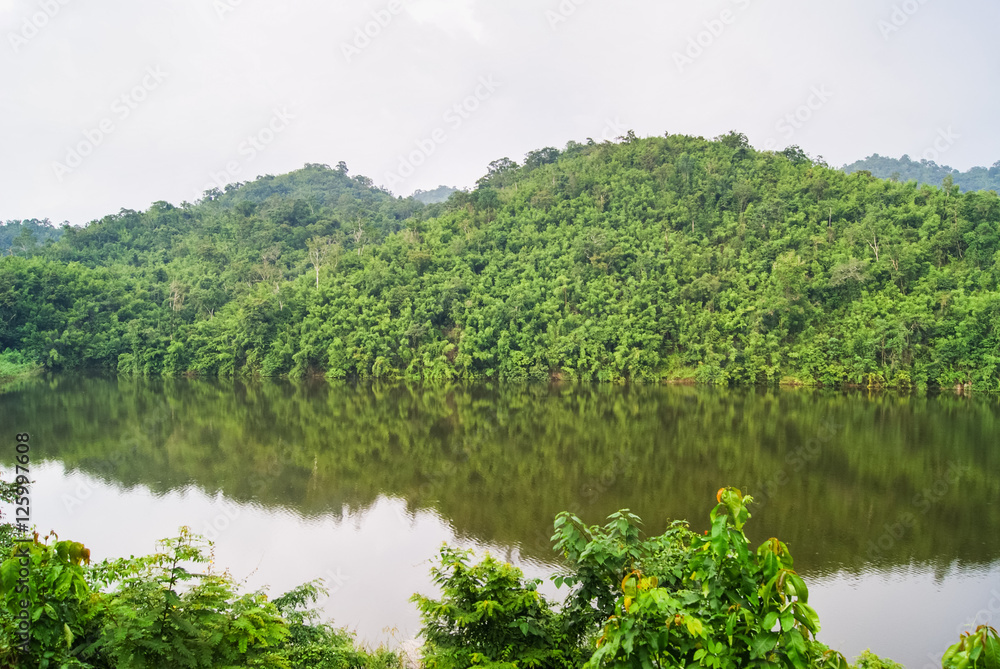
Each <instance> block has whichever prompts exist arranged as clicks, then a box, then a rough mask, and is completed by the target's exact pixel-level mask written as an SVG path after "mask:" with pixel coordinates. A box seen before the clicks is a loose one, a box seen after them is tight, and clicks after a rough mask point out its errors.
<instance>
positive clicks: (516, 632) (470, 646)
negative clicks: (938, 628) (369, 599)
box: [415, 488, 1000, 669]
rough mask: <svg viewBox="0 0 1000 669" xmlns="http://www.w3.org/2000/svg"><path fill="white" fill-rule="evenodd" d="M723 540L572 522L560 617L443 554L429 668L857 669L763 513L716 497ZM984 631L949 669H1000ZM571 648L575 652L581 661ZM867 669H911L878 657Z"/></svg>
mask: <svg viewBox="0 0 1000 669" xmlns="http://www.w3.org/2000/svg"><path fill="white" fill-rule="evenodd" d="M716 499H717V501H718V504H717V505H716V506H715V508H714V509H712V511H711V514H710V521H711V529H710V530H706V531H705V533H704V534H703V535H702V534H698V533H696V532H693V531H692V530H691V529H690V528H689V527H688V525H687V523H685V522H674V523H672V524H671V526H670V527H669V528H668V529H667V531H666V532H664V533H663V534H662V535H659V536H654V537H648V538H643V537H642V534H641V532H640V530H639V524H640V521H639V518H638V517H636V516H635V515H633V514H631V513H629V512H628V510H623V511H619V512H617V513H615V514H613V515H611V516H610V517H609V518H608V522H607V524H606V525H604V526H603V527H599V526H593V527H587V526H586V525H584V524H583V523H582V522H581V521H580V519H579V518H577V517H575V516H573V515H571V514H568V513H562V514H560V515H559V516H558V517H557V518H556V521H555V535H554V536H553V537H552V540H553V542H555V548H556V550H558V551H559V552H561V553H562V555H563V557H564V559H565V563H566V570H565V572H564V573H562V574H560V575H558V576H556V577H555V581H556V584H557V585H560V586H562V585H568V586H569V587H570V593H569V595H568V596H567V598H566V601H565V603H564V605H563V606H562V607H561V608H559V609H558V610H557V609H555V608H553V607H551V605H550V604H549V603H548V602H547V601H546V600H545V599H544V598H542V597H540V596H539V595H538V593H537V592H536V591H535V588H536V586H537V581H525V580H524V579H523V577H522V575H521V573H520V571H519V570H517V569H514V568H513V567H511V566H510V565H508V564H502V563H499V562H498V561H496V560H495V559H493V558H492V557H489V556H487V558H486V559H485V560H483V561H482V562H480V563H479V564H477V565H473V566H470V565H469V564H468V563H467V561H466V557H467V555H466V554H465V553H462V552H459V551H455V550H453V549H450V548H448V547H445V548H444V549H443V550H442V551H441V566H440V567H439V568H436V569H435V570H434V575H435V582H436V583H437V584H438V585H439V586H441V590H442V592H443V597H442V599H441V600H433V599H430V598H427V597H424V596H420V595H417V596H416V597H415V600H416V601H417V602H418V604H419V606H420V609H421V614H422V618H423V622H424V628H423V631H422V632H421V635H422V636H423V637H424V640H425V642H426V643H425V647H424V658H425V662H426V666H427V667H431V668H433V667H439V668H442V669H443V668H447V669H458V668H459V667H462V668H465V667H484V668H485V669H518V668H519V667H542V668H546V669H547V668H549V667H567V666H575V667H578V666H583V667H584V669H602V668H605V667H607V668H614V669H652V668H657V669H658V668H660V667H688V668H690V667H706V668H709V669H737V668H744V667H753V668H759V669H810V668H811V669H848V664H847V661H846V659H845V658H844V657H843V655H841V654H840V653H838V652H836V651H833V650H831V649H830V648H828V647H827V646H826V645H824V644H822V643H820V642H819V641H818V640H817V635H818V634H819V631H820V624H819V616H818V614H817V613H816V611H815V610H814V609H813V608H812V607H810V606H809V604H808V598H809V590H808V587H807V586H806V584H805V582H804V581H803V579H802V578H801V577H800V576H799V575H798V573H796V572H795V571H794V570H793V569H792V556H791V554H790V553H789V551H788V547H787V546H786V545H785V544H784V543H783V542H782V541H779V540H778V539H776V538H772V539H769V540H767V541H765V542H764V543H763V544H761V545H760V547H759V548H757V550H756V551H754V550H751V549H750V547H749V540H748V539H747V537H746V534H745V533H744V531H743V527H744V525H745V524H746V522H747V520H749V518H750V513H749V510H748V507H747V505H748V504H749V503H750V502H751V501H752V500H751V498H750V497H749V496H743V495H742V493H741V492H740V491H739V490H736V489H734V488H723V489H721V490H719V492H718V494H717V498H716ZM998 641H1000V639H998V637H997V634H996V632H995V631H994V630H992V629H991V628H987V627H980V628H979V629H978V630H976V631H975V632H973V633H970V634H968V635H964V636H963V638H962V639H961V640H960V641H959V643H957V644H955V646H953V647H951V648H949V649H948V651H947V652H946V653H945V655H944V659H943V660H942V666H943V668H944V669H967V668H968V669H998V668H1000V655H998V650H1000V643H998ZM568 644H575V645H576V650H575V652H574V651H573V649H572V647H571V646H570V645H568ZM855 669H900V668H899V665H897V664H896V663H894V662H892V661H889V660H883V659H882V658H879V657H878V656H876V655H874V654H873V653H871V652H866V653H864V654H863V655H862V656H861V657H860V658H859V659H858V663H857V665H856V666H855Z"/></svg>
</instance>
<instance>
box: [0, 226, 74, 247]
mask: <svg viewBox="0 0 1000 669" xmlns="http://www.w3.org/2000/svg"><path fill="white" fill-rule="evenodd" d="M62 233H63V228H57V227H56V226H54V225H52V223H50V222H49V220H48V219H45V220H44V221H39V220H37V219H26V220H23V221H0V255H25V254H31V253H34V252H36V251H37V250H38V248H39V247H40V246H44V245H45V243H46V242H48V241H49V240H52V241H55V240H57V239H59V237H60V236H62Z"/></svg>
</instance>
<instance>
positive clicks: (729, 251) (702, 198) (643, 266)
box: [0, 133, 1000, 390]
mask: <svg viewBox="0 0 1000 669" xmlns="http://www.w3.org/2000/svg"><path fill="white" fill-rule="evenodd" d="M998 225H1000V198H998V197H997V195H996V194H995V193H992V192H971V193H965V194H962V193H960V192H959V189H958V188H957V187H956V186H945V187H944V188H941V189H938V188H932V187H929V186H917V185H916V184H915V183H906V184H901V183H893V182H891V181H883V180H879V179H875V178H873V177H871V176H870V175H868V174H866V173H861V172H859V173H855V174H851V175H846V174H844V173H843V172H840V171H837V170H832V169H828V168H827V167H825V166H823V165H818V164H813V163H812V162H811V161H810V160H808V159H807V158H806V157H805V156H804V155H803V154H802V153H801V151H797V150H795V149H794V148H792V149H789V150H786V151H784V152H782V153H771V152H759V151H755V150H754V149H752V148H751V147H750V146H749V145H748V144H747V142H746V139H745V137H744V136H742V135H739V134H736V133H732V134H730V135H727V136H725V137H721V138H719V139H717V140H716V141H706V140H703V139H700V138H692V137H686V136H678V135H669V136H666V137H652V138H648V139H637V138H636V137H635V136H634V135H633V134H632V133H629V134H628V135H627V136H626V137H623V138H621V142H620V143H608V142H605V143H601V144H596V143H590V144H586V145H584V144H578V143H575V142H571V143H570V144H569V145H567V147H566V148H565V150H563V151H559V150H557V149H554V148H546V149H541V150H539V151H533V152H531V153H529V154H528V155H527V156H526V158H525V160H524V164H523V165H518V163H516V162H514V161H511V160H509V159H501V160H498V161H494V162H493V163H491V165H490V168H489V172H488V174H487V175H486V176H484V177H483V178H482V179H480V181H479V183H478V187H477V188H476V189H475V190H474V191H472V192H468V193H467V192H456V193H454V194H453V195H452V196H451V198H450V199H449V200H448V202H447V203H445V204H444V205H440V204H438V205H431V206H429V207H428V206H424V205H422V204H421V203H419V202H417V201H416V200H414V199H412V198H410V199H405V200H404V199H397V198H394V197H392V196H391V195H390V194H389V193H387V192H385V191H383V190H380V189H378V188H375V187H373V186H372V183H371V181H370V180H369V179H367V178H365V177H349V176H348V175H347V168H346V166H344V165H343V164H340V165H338V167H337V168H336V169H330V168H327V167H325V166H322V165H308V166H306V167H305V168H304V169H302V170H299V171H298V172H294V173H292V174H288V175H284V176H279V177H264V178H261V179H258V180H257V181H255V182H252V183H247V184H241V185H238V186H233V187H229V188H227V189H226V192H224V193H223V192H219V191H217V190H216V191H213V192H209V193H207V194H206V197H205V199H204V200H202V201H201V202H200V203H198V204H197V205H184V206H183V207H174V206H171V205H169V204H167V203H165V202H158V203H156V204H154V205H153V206H152V207H151V208H150V209H149V210H148V211H146V212H134V211H126V210H123V211H122V212H120V213H119V214H116V215H113V216H108V217H105V218H104V219H102V220H100V221H96V222H94V223H92V224H91V225H89V226H87V227H86V228H83V229H74V228H70V229H66V230H65V232H64V234H63V235H62V237H61V238H60V240H59V241H58V242H56V243H54V244H50V245H47V246H45V247H44V248H42V249H40V250H38V251H37V252H36V253H35V254H34V255H30V256H29V257H21V256H18V257H6V258H4V259H3V260H2V261H0V348H12V349H17V350H21V351H23V352H24V353H26V354H28V355H29V356H31V357H34V358H36V359H38V360H39V361H41V362H42V363H43V364H45V365H46V366H47V367H49V368H52V369H67V368H81V367H100V368H104V369H110V370H117V371H119V372H121V373H126V374H142V375H161V374H162V375H168V376H171V375H179V374H201V375H223V376H231V375H237V374H252V375H265V376H272V375H283V374H288V375H291V376H302V375H306V374H310V373H315V372H320V373H323V374H325V375H326V376H328V377H331V378H342V377H362V378H371V377H374V378H406V379H423V380H443V379H451V378H458V379H471V378H483V377H487V378H500V379H505V380H529V379H539V380H547V379H550V378H553V377H556V378H563V379H582V380H601V381H617V380H625V379H632V380H662V379H684V380H692V381H699V382H705V383H716V384H724V383H731V382H734V383H744V384H751V383H777V382H780V381H783V380H784V381H787V382H802V383H822V384H827V385H836V384H844V383H850V384H865V385H869V386H898V387H908V386H911V385H918V386H924V385H928V384H931V385H933V384H940V385H945V386H954V385H956V384H959V383H961V384H966V383H972V384H973V385H974V386H975V387H977V388H982V389H991V390H996V389H998V388H1000V356H998V355H997V350H998V347H1000V332H998V330H997V324H998V323H1000V289H998V281H1000V263H998V255H997V254H998V249H1000V246H998V244H1000V234H998Z"/></svg>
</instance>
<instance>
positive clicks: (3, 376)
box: [0, 349, 42, 384]
mask: <svg viewBox="0 0 1000 669" xmlns="http://www.w3.org/2000/svg"><path fill="white" fill-rule="evenodd" d="M41 369H42V366H41V365H39V364H38V363H37V362H35V361H34V360H31V359H30V358H28V357H27V356H26V355H24V354H23V353H21V352H19V351H11V350H10V349H7V350H6V351H4V352H3V353H0V384H4V383H9V382H10V381H12V380H17V379H20V378H24V377H26V376H30V375H32V374H35V373H37V372H39V371H41Z"/></svg>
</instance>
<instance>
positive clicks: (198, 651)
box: [0, 528, 399, 669]
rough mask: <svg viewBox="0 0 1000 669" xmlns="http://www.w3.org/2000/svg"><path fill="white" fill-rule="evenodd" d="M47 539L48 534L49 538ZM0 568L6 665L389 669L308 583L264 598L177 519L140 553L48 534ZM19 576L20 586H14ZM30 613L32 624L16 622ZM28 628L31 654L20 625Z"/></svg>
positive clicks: (384, 655) (14, 552) (395, 660)
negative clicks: (94, 552) (320, 608)
mask: <svg viewBox="0 0 1000 669" xmlns="http://www.w3.org/2000/svg"><path fill="white" fill-rule="evenodd" d="M50 542H51V543H50ZM4 552H5V553H6V555H5V559H4V561H3V563H2V565H0V667H3V668H4V669H7V668H11V669H14V668H15V667H16V668H24V667H29V666H30V667H38V668H39V669H48V668H52V669H56V668H59V669H67V668H68V669H147V668H148V669H160V668H161V667H171V669H185V668H190V669H236V668H237V667H248V668H249V667H260V668H261V669H361V668H362V667H364V668H369V669H391V668H392V667H398V666H399V657H398V656H396V655H394V654H392V653H389V652H387V651H384V650H379V651H376V652H374V653H368V652H366V651H363V650H359V649H358V648H357V647H356V646H355V644H354V642H353V639H352V638H351V636H350V635H349V634H348V633H347V632H344V631H341V630H336V629H334V628H332V627H330V626H329V625H326V624H319V623H317V622H316V618H317V614H316V613H315V612H314V611H311V610H309V608H308V606H309V605H310V604H311V603H312V602H314V601H315V600H316V597H317V595H318V594H319V593H320V592H322V589H321V587H320V586H319V585H318V584H317V583H308V584H305V585H303V586H300V587H299V588H296V589H295V590H293V591H291V592H289V593H287V594H285V595H283V596H281V597H279V598H277V599H274V600H269V599H268V598H267V596H266V595H265V594H264V593H263V592H255V593H240V592H239V591H238V587H237V584H236V582H235V580H234V579H233V577H232V576H231V575H230V574H229V573H228V572H221V573H219V572H215V571H213V569H212V564H211V552H210V545H209V544H208V543H206V542H205V541H204V539H202V538H201V537H198V536H197V535H194V534H192V533H191V532H190V531H189V530H188V529H187V528H182V530H181V533H180V535H179V536H178V537H176V538H173V539H167V540H164V541H163V542H162V544H161V550H160V551H159V552H157V553H154V554H152V555H148V556H141V557H131V558H126V559H117V560H105V561H103V562H101V563H99V564H91V562H90V551H89V550H88V549H86V548H85V547H84V546H83V544H80V543H77V542H73V541H59V540H58V537H54V536H50V537H45V538H44V539H40V538H39V537H38V536H37V535H36V536H35V538H34V541H33V542H29V543H27V544H18V545H17V546H16V547H13V548H10V544H9V543H7V548H6V549H5V551H4ZM22 582H26V583H27V585H28V590H27V593H25V592H24V589H23V588H22V587H20V586H19V584H20V583H22ZM28 619H30V625H27V624H25V623H24V621H25V620H28ZM19 625H21V628H22V629H24V628H27V629H28V631H27V635H28V645H27V651H25V650H24V648H22V647H21V643H20V639H19V636H18V635H17V634H16V633H15V630H16V629H18V626H19Z"/></svg>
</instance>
